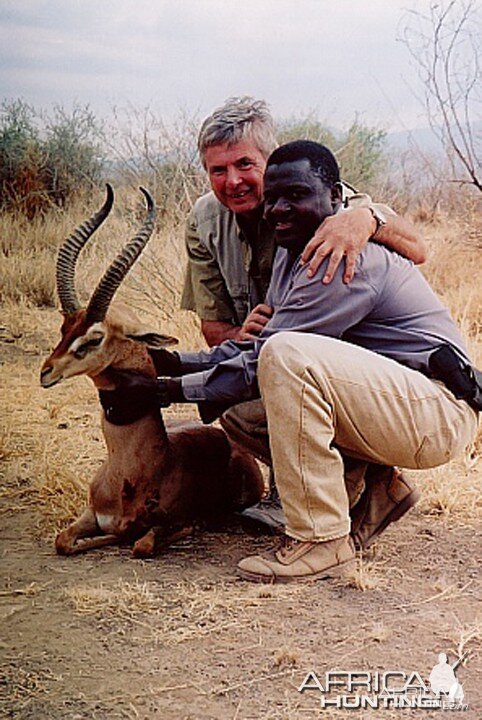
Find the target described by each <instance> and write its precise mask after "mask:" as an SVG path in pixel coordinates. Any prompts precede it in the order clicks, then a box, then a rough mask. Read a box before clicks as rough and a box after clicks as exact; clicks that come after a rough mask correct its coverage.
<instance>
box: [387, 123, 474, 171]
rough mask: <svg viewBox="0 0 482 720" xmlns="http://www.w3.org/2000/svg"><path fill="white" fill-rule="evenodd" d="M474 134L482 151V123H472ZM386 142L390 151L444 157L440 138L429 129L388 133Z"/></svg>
mask: <svg viewBox="0 0 482 720" xmlns="http://www.w3.org/2000/svg"><path fill="white" fill-rule="evenodd" d="M472 133H473V136H474V139H475V138H478V142H477V143H475V144H476V146H477V145H478V146H479V148H481V151H482V121H480V122H476V123H472ZM385 141H386V147H387V149H388V150H395V151H399V152H403V151H405V150H408V149H414V148H418V149H419V150H420V151H422V152H426V153H428V154H429V155H432V156H433V155H435V156H438V155H439V156H443V155H444V149H443V147H442V144H441V142H440V140H439V138H438V137H437V135H436V134H435V133H434V131H433V130H432V129H431V128H429V127H425V128H416V129H415V130H402V131H399V132H393V133H387V135H386V138H385ZM481 161H482V160H481Z"/></svg>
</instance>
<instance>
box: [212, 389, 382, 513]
mask: <svg viewBox="0 0 482 720" xmlns="http://www.w3.org/2000/svg"><path fill="white" fill-rule="evenodd" d="M220 422H221V425H222V426H223V428H224V429H225V430H226V432H227V434H228V435H229V437H230V438H231V440H234V442H237V443H238V444H239V445H241V446H242V447H243V448H245V450H248V452H250V453H251V454H252V455H254V457H255V458H257V459H258V460H261V462H263V463H265V465H268V467H270V468H271V467H272V466H273V463H272V460H271V450H270V447H269V436H268V420H267V418H266V411H265V409H264V405H263V401H262V400H248V401H247V402H243V403H239V404H238V405H235V406H234V407H232V408H230V409H229V410H227V412H225V413H224V415H223V416H222V417H221V418H220ZM342 459H343V466H344V470H343V474H344V479H345V487H346V492H347V494H348V499H349V504H350V508H352V507H353V506H354V505H356V503H357V502H358V500H359V499H360V496H361V494H362V493H363V490H364V489H365V473H366V470H367V468H368V467H369V463H367V462H366V461H363V460H357V459H355V458H351V457H348V456H347V455H346V454H344V453H343V454H342ZM377 467H378V466H377Z"/></svg>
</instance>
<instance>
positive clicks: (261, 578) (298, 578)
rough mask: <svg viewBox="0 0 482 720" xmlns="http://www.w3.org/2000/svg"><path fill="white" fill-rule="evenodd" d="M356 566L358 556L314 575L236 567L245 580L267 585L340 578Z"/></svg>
mask: <svg viewBox="0 0 482 720" xmlns="http://www.w3.org/2000/svg"><path fill="white" fill-rule="evenodd" d="M355 567H356V558H355V557H353V558H350V559H349V560H345V562H343V563H339V564H338V565H333V566H332V567H330V568H326V569H325V570H322V571H321V572H318V573H313V574H312V575H272V576H268V575H260V574H259V573H251V572H249V571H247V570H241V569H240V568H236V573H237V575H238V576H239V577H240V578H242V579H243V580H250V581H251V582H257V583H265V584H267V585H274V584H275V583H290V582H298V583H299V582H306V583H308V582H312V581H313V580H330V579H332V578H340V577H344V576H346V575H349V574H350V573H352V572H353V571H354V569H355Z"/></svg>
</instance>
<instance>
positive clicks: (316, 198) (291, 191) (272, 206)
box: [264, 159, 340, 253]
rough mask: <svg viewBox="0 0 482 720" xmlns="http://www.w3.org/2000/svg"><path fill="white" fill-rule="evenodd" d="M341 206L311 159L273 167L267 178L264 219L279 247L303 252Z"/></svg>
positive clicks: (335, 191)
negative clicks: (324, 222) (312, 165)
mask: <svg viewBox="0 0 482 720" xmlns="http://www.w3.org/2000/svg"><path fill="white" fill-rule="evenodd" d="M339 203H340V195H339V191H338V189H337V188H334V189H333V188H330V187H328V186H327V185H325V183H324V182H323V181H322V180H321V178H319V177H318V176H317V175H316V174H315V173H314V172H313V170H312V169H311V166H310V162H309V160H306V159H303V160H294V161H291V162H284V163H280V164H279V165H269V166H268V168H267V169H266V173H265V176H264V208H265V209H264V216H265V218H266V221H267V222H268V224H269V226H270V227H271V229H272V230H273V231H274V234H275V239H276V242H277V244H278V245H281V247H284V248H286V249H287V250H290V251H291V252H293V253H300V252H301V251H302V250H303V248H304V247H305V245H306V243H307V242H308V240H310V238H312V237H313V235H314V234H315V231H316V229H317V228H318V227H319V226H320V225H321V223H322V222H323V220H324V219H325V218H326V217H327V216H328V215H333V213H334V212H335V211H336V210H337V208H338V205H339Z"/></svg>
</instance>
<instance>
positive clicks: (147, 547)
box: [132, 530, 156, 558]
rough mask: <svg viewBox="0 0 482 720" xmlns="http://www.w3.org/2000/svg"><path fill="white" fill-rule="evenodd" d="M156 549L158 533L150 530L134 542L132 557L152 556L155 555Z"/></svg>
mask: <svg viewBox="0 0 482 720" xmlns="http://www.w3.org/2000/svg"><path fill="white" fill-rule="evenodd" d="M155 550H156V533H155V532H154V530H149V532H147V533H146V534H145V535H144V536H143V537H141V538H139V540H137V541H136V542H135V543H134V547H133V548H132V557H135V558H151V557H154V554H155Z"/></svg>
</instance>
